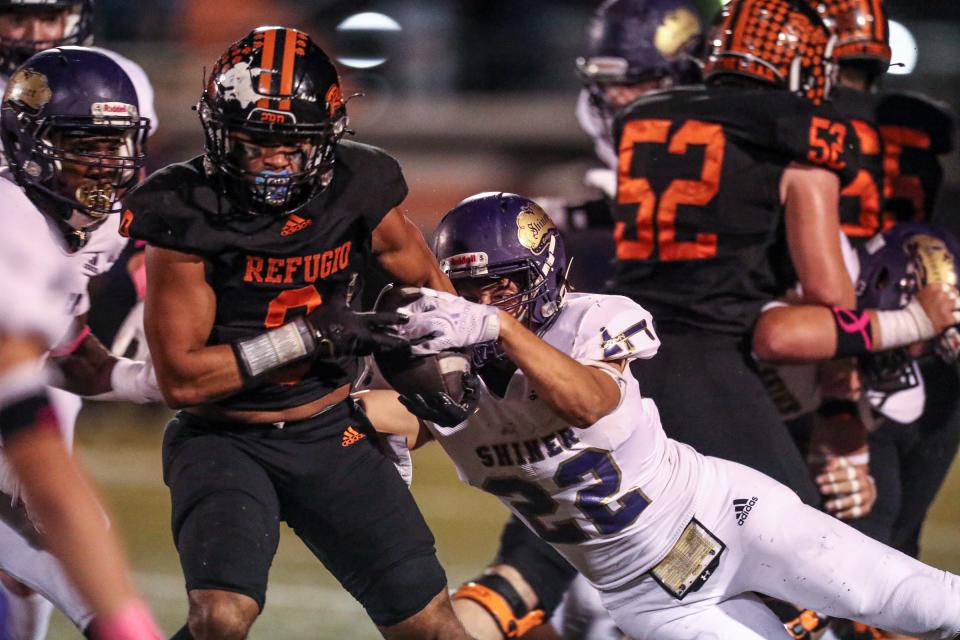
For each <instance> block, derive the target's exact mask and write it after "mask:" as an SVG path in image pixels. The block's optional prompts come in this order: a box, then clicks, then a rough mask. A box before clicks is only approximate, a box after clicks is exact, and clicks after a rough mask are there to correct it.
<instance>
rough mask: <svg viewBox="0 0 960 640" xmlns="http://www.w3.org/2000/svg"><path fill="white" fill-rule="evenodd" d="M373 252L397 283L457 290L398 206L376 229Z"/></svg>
mask: <svg viewBox="0 0 960 640" xmlns="http://www.w3.org/2000/svg"><path fill="white" fill-rule="evenodd" d="M373 252H374V254H375V255H376V256H377V260H378V261H379V262H380V266H382V267H383V268H384V269H385V270H386V271H387V272H388V273H389V274H390V275H392V276H393V277H394V279H395V280H396V281H397V282H398V283H401V284H411V285H416V286H420V287H430V288H431V289H436V290H438V291H446V292H447V293H452V294H456V290H454V288H453V284H451V282H450V279H449V278H448V277H447V276H446V275H445V274H444V273H443V272H442V271H441V270H440V265H439V264H438V263H437V259H436V257H435V256H434V255H433V253H432V252H431V251H430V248H429V247H427V243H426V242H425V241H424V239H423V234H421V233H420V230H419V229H417V226H416V225H415V224H413V222H411V221H410V219H409V218H407V217H406V216H405V215H403V214H402V213H400V210H399V209H391V210H390V212H389V213H388V214H387V215H386V216H384V218H383V220H381V221H380V224H379V225H377V228H376V229H374V230H373Z"/></svg>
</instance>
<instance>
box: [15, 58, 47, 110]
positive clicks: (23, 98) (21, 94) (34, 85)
mask: <svg viewBox="0 0 960 640" xmlns="http://www.w3.org/2000/svg"><path fill="white" fill-rule="evenodd" d="M52 97H53V92H52V91H51V90H50V84H49V83H48V82H47V76H45V75H43V74H42V73H40V72H38V71H34V70H33V69H21V70H19V71H17V72H16V73H15V74H13V77H12V78H10V82H9V83H7V90H6V91H5V92H4V94H3V101H4V102H17V103H20V104H22V105H25V106H27V107H29V108H30V109H32V110H33V111H34V112H35V113H36V112H39V111H40V110H41V109H43V107H44V106H45V105H46V104H47V103H48V102H50V99H51V98H52Z"/></svg>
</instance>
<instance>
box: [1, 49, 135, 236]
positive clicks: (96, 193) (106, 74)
mask: <svg viewBox="0 0 960 640" xmlns="http://www.w3.org/2000/svg"><path fill="white" fill-rule="evenodd" d="M149 129H150V121H149V120H148V119H147V118H143V117H141V116H140V113H139V102H138V100H137V92H136V89H134V87H133V83H132V82H131V81H130V78H129V77H128V76H127V74H126V72H124V70H123V69H122V68H121V67H120V65H118V64H117V63H116V62H114V60H113V59H112V58H110V57H109V56H106V55H104V54H102V53H100V52H98V51H94V50H92V49H88V48H85V47H60V48H57V49H48V50H46V51H42V52H40V53H38V54H36V55H34V56H32V57H31V58H30V59H29V60H27V61H26V62H25V63H24V64H23V65H22V66H20V67H19V68H18V69H17V70H16V72H14V74H13V75H12V76H11V77H10V80H9V82H8V83H7V89H6V93H5V94H4V97H3V104H2V107H0V138H2V140H3V151H4V154H5V155H6V158H7V162H8V163H9V165H10V169H11V171H12V173H13V178H14V180H15V181H16V182H17V184H19V185H20V186H21V187H23V189H24V191H25V192H26V194H27V196H28V197H29V198H30V199H31V200H32V201H33V202H34V204H36V205H37V207H38V208H39V209H40V210H41V211H43V213H45V214H47V215H48V216H50V217H52V218H54V219H56V220H57V221H58V222H61V223H64V224H65V223H66V221H68V220H70V219H71V216H72V215H73V213H74V212H75V211H81V212H83V213H84V214H86V215H87V216H89V218H90V219H91V220H99V221H102V219H103V218H104V217H105V216H106V215H108V214H112V213H116V212H118V211H119V207H120V198H121V197H122V196H123V195H124V194H125V193H126V191H127V190H128V189H130V188H131V187H133V185H135V184H136V182H137V180H138V179H139V174H140V170H141V169H142V168H143V166H144V162H145V160H146V155H145V147H146V138H147V132H148V131H149ZM63 133H69V134H70V135H75V136H86V137H91V138H97V137H100V136H106V135H114V136H117V137H119V138H122V139H123V140H124V142H123V144H122V148H121V149H118V150H117V151H116V152H113V153H111V152H106V151H96V150H93V147H91V150H87V151H82V150H76V149H73V150H68V149H67V148H65V147H64V146H61V143H59V142H58V138H57V134H63ZM66 164H71V165H75V166H85V167H88V168H89V173H90V175H91V178H90V180H89V184H88V185H86V186H85V187H84V188H83V189H79V188H78V189H77V190H76V191H69V190H65V188H64V184H63V171H64V165H66Z"/></svg>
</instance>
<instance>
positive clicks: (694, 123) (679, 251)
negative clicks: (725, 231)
mask: <svg viewBox="0 0 960 640" xmlns="http://www.w3.org/2000/svg"><path fill="white" fill-rule="evenodd" d="M671 125H672V121H671V120H631V121H630V122H627V123H626V125H625V126H624V129H623V135H622V136H621V138H620V150H619V159H618V164H619V169H618V175H617V202H618V203H619V204H631V203H636V204H637V215H636V220H635V229H631V228H630V227H631V226H633V225H629V226H628V225H627V224H626V223H624V222H618V223H617V226H616V228H615V229H614V238H615V239H616V243H617V258H618V259H620V260H647V259H649V258H651V257H652V256H653V253H654V248H657V249H659V259H660V260H699V259H703V258H712V257H714V256H715V255H717V234H715V233H697V234H696V239H695V240H692V241H679V240H677V238H676V233H677V232H676V224H677V208H678V207H679V206H680V205H687V206H700V207H702V206H706V205H708V204H710V202H711V201H712V200H713V199H714V197H716V195H717V191H718V190H719V188H720V174H721V171H722V169H723V153H724V149H725V147H726V138H725V137H724V135H723V127H722V126H720V125H719V124H712V123H708V122H701V121H699V120H688V121H686V122H684V123H683V125H682V126H681V127H680V128H679V129H678V130H677V131H676V133H674V134H673V135H672V136H670V127H671ZM644 143H646V144H659V145H666V146H667V152H668V153H670V154H674V155H681V156H682V155H686V153H687V150H688V148H689V147H691V146H694V145H703V146H704V154H703V157H704V159H703V167H702V169H701V171H700V179H699V180H682V179H679V178H678V179H675V180H673V181H672V182H671V183H670V184H669V185H668V186H667V188H666V189H664V190H663V192H662V193H657V192H656V191H654V189H653V187H652V186H651V184H650V181H649V180H648V178H647V177H646V176H633V175H630V170H631V165H632V164H633V154H634V148H635V146H636V145H637V144H644ZM630 235H633V236H635V237H634V238H630V237H628V236H630Z"/></svg>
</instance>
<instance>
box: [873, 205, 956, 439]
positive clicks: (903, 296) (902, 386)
mask: <svg viewBox="0 0 960 640" xmlns="http://www.w3.org/2000/svg"><path fill="white" fill-rule="evenodd" d="M958 257H960V242H958V241H957V239H956V237H954V236H953V234H951V233H950V232H948V231H946V230H945V229H942V228H940V227H936V226H934V225H931V224H923V223H913V222H909V223H901V224H898V225H896V226H894V227H893V228H892V229H890V230H889V231H886V232H885V233H882V234H878V235H876V236H874V237H873V238H872V239H871V240H870V241H869V242H867V244H866V245H864V246H863V247H862V248H861V249H860V277H859V278H858V280H857V303H858V306H859V307H860V308H861V309H868V308H872V309H879V310H884V311H889V310H896V309H902V308H903V307H905V306H907V304H909V303H910V301H911V300H912V299H913V298H914V296H916V294H917V292H918V291H920V289H921V288H923V287H924V286H926V285H927V284H930V283H937V282H942V283H945V284H950V285H953V286H956V284H957V258H958ZM936 351H937V353H938V354H939V355H940V357H941V358H943V359H944V360H945V361H947V362H953V361H955V360H956V359H957V355H958V353H960V334H958V332H957V328H956V327H952V328H950V329H947V330H946V331H945V332H944V333H943V334H942V335H941V336H940V339H939V340H938V342H937V345H936ZM860 361H861V371H862V373H863V377H864V386H865V387H866V388H867V397H868V399H869V400H870V402H871V403H872V404H873V405H874V407H875V408H876V409H877V410H878V411H880V412H881V413H884V414H885V415H887V416H888V417H891V418H892V419H893V420H895V421H897V422H911V421H912V420H911V419H898V418H897V417H896V415H891V414H893V413H894V412H895V411H896V410H897V405H898V404H901V405H902V404H904V402H903V401H902V400H901V401H898V396H897V394H902V397H903V398H906V397H907V394H908V393H910V392H911V390H914V389H921V390H922V384H923V381H922V378H921V375H920V370H919V367H917V365H916V362H915V361H914V360H913V359H912V358H911V357H910V356H909V354H908V353H907V350H906V349H892V350H889V351H883V352H880V353H872V354H867V355H865V356H862V357H861V359H860ZM919 408H920V409H922V402H921V404H920V407H919ZM900 412H901V413H902V414H903V415H909V416H910V417H911V418H912V419H916V417H918V416H917V411H916V409H914V410H913V411H910V410H908V411H906V412H903V411H902V410H901V411H900Z"/></svg>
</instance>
